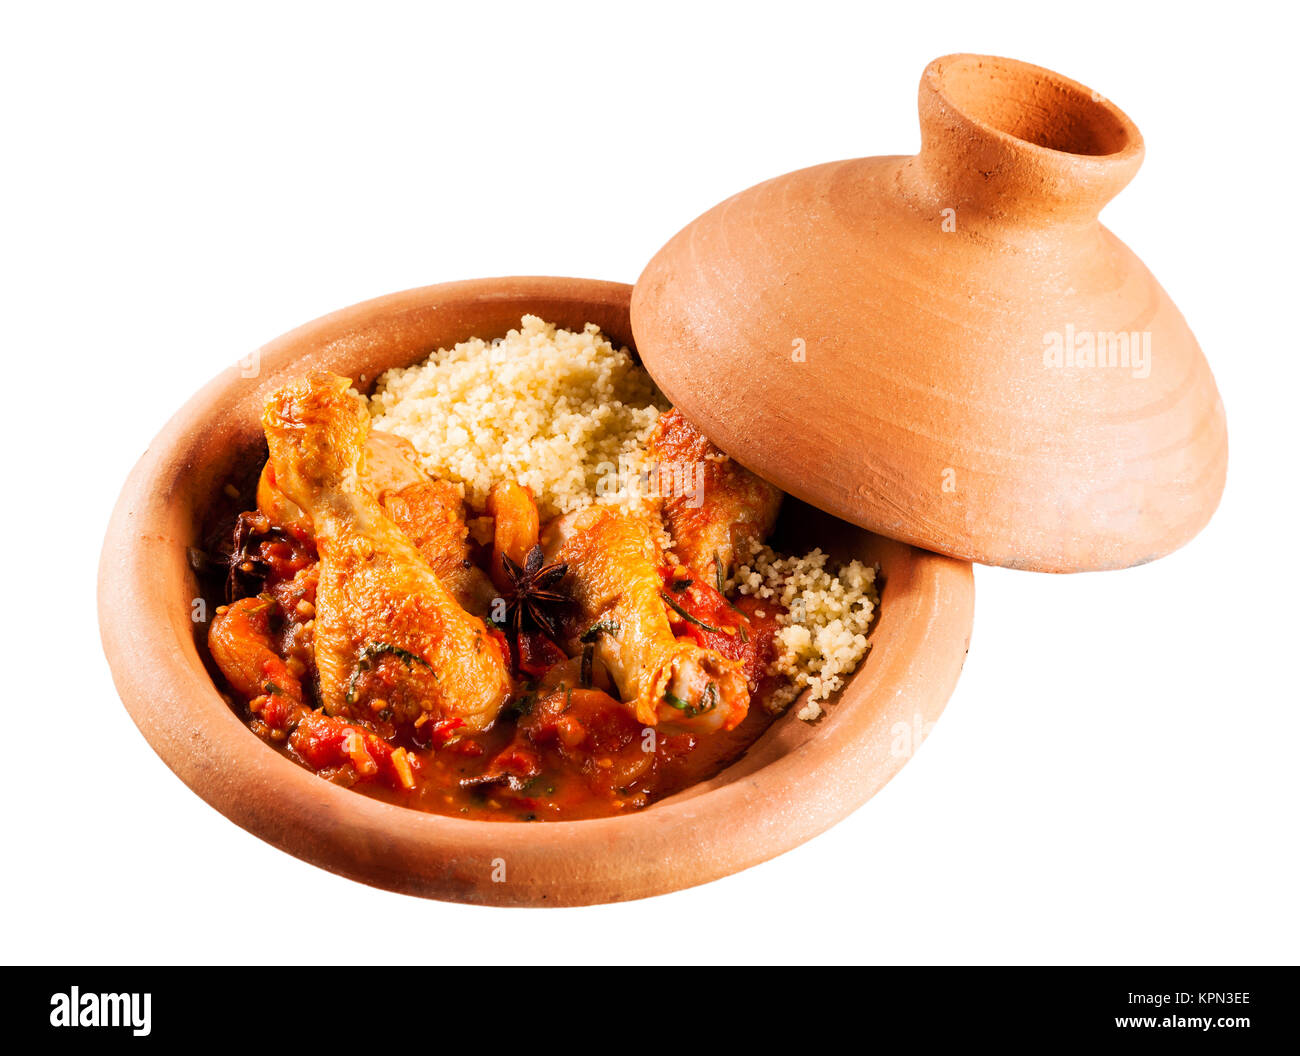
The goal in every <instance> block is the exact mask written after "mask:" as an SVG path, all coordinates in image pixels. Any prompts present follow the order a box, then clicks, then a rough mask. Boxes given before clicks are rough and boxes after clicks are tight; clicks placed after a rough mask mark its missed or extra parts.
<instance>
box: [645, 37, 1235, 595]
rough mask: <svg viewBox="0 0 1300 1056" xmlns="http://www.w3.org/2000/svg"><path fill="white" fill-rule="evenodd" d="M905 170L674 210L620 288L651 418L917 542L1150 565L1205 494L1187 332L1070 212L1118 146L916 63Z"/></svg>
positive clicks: (1101, 108)
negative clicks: (660, 400) (649, 395)
mask: <svg viewBox="0 0 1300 1056" xmlns="http://www.w3.org/2000/svg"><path fill="white" fill-rule="evenodd" d="M920 117H921V143H922V145H921V151H920V153H919V154H918V155H917V156H916V157H879V158H863V159H856V160H852V161H840V162H833V163H831V164H828V165H820V166H817V167H815V168H811V169H805V170H803V171H800V172H794V173H790V174H788V175H786V176H780V177H778V178H776V179H774V180H769V181H768V182H767V183H763V184H759V185H758V186H757V187H753V188H751V189H750V190H747V191H744V192H742V193H741V194H738V195H736V196H735V197H734V198H731V199H729V200H728V201H726V202H723V203H722V204H721V205H719V206H717V207H715V208H714V209H712V210H710V211H709V212H707V213H705V214H704V215H703V216H701V217H700V218H699V219H697V220H695V221H694V222H693V223H691V224H690V225H689V226H688V227H686V228H685V229H684V230H683V231H681V232H680V233H679V234H678V235H677V236H676V237H675V238H673V240H672V241H671V242H669V243H668V244H667V245H666V246H665V247H664V248H663V249H662V250H661V251H660V252H659V253H658V255H657V256H656V257H655V258H654V259H653V260H652V261H651V262H650V265H649V266H648V267H647V268H646V270H645V272H644V274H643V275H642V276H641V278H640V280H639V281H638V283H637V285H636V289H635V292H634V294H633V298H632V327H633V331H634V333H635V337H636V342H637V347H638V350H639V351H640V354H641V356H642V358H643V360H644V362H645V364H646V366H647V368H648V369H649V370H650V373H651V374H652V375H653V376H654V378H655V380H656V381H657V382H658V383H659V385H660V386H661V387H662V388H663V390H664V392H665V393H666V394H667V395H668V397H669V398H670V399H671V400H672V402H673V403H674V404H676V405H677V406H678V407H680V408H681V409H682V411H683V412H684V413H685V414H687V415H688V416H689V417H690V418H691V419H692V420H694V421H695V422H696V423H698V424H699V426H700V427H701V429H702V430H703V431H704V432H706V433H707V434H708V435H709V436H710V437H711V438H712V439H713V440H714V441H715V442H716V443H717V444H718V446H719V447H721V448H722V449H723V450H724V451H726V452H727V453H728V454H730V455H731V456H732V457H734V458H736V459H737V460H738V461H739V462H741V463H743V464H744V465H746V466H748V467H750V468H751V469H753V470H754V471H755V472H757V473H759V474H760V475H762V476H764V477H766V478H767V479H769V480H771V481H772V482H773V483H775V484H777V485H779V486H780V487H782V488H784V489H785V490H786V491H788V492H790V493H792V494H794V495H796V496H798V497H800V498H802V499H804V500H806V501H808V502H811V503H813V504H814V505H817V506H820V507H822V508H823V509H826V510H828V511H830V512H831V513H834V514H836V515H837V516H840V517H842V518H844V519H846V520H849V521H853V522H855V523H857V524H860V525H862V526H864V527H867V528H870V529H872V530H874V531H877V532H880V533H881V534H884V535H888V536H892V537H893V538H896V539H901V540H904V541H906V542H909V543H913V544H915V545H917V546H921V547H925V548H926V549H930V550H936V551H939V552H940V553H944V554H950V555H953V556H956V557H961V558H966V559H969V560H973V561H980V562H984V563H988V564H996V565H1006V566H1010V567H1015V568H1027V569H1037V570H1042V571H1052V572H1073V571H1083V570H1090V569H1106V568H1121V567H1124V566H1127V565H1133V564H1138V563H1140V562H1143V561H1149V560H1151V559H1153V558H1156V557H1160V556H1161V555H1163V554H1166V553H1168V552H1169V551H1171V550H1173V549H1175V548H1176V547H1178V546H1179V545H1181V544H1182V543H1184V542H1186V541H1187V540H1188V539H1190V538H1191V537H1192V536H1193V535H1194V534H1196V532H1197V531H1198V530H1199V529H1200V528H1201V527H1202V526H1203V525H1204V524H1205V522H1206V521H1207V520H1208V519H1209V517H1210V515H1211V513H1212V512H1213V511H1214V508H1215V506H1216V504H1217V503H1218V499H1219V494H1220V492H1221V491H1222V488H1223V480H1224V472H1225V468H1226V463H1227V434H1226V430H1225V425H1224V416H1223V407H1222V403H1221V401H1220V399H1219V394H1218V391H1217V389H1216V388H1215V384H1214V378H1213V377H1212V376H1211V374H1210V370H1209V367H1208V365H1207V364H1206V362H1205V359H1204V357H1203V355H1202V354H1201V351H1200V348H1199V347H1198V346H1197V343H1196V339H1195V338H1194V337H1193V336H1192V333H1191V331H1190V330H1189V329H1188V326H1187V324H1186V322H1185V321H1184V320H1183V317H1182V315H1181V314H1180V313H1179V311H1178V309H1177V308H1176V307H1175V306H1174V304H1173V302H1172V301H1171V300H1170V299H1169V297H1168V295H1167V294H1166V293H1165V291H1164V290H1163V289H1161V287H1160V286H1159V284H1158V283H1157V282H1156V280H1155V279H1154V278H1153V276H1152V275H1151V273H1150V272H1149V271H1147V269H1146V268H1145V267H1144V266H1143V264H1142V263H1141V261H1139V260H1138V259H1137V257H1136V256H1134V254H1133V253H1132V252H1131V251H1130V250H1129V249H1128V247H1127V246H1125V245H1124V244H1123V243H1122V242H1121V241H1120V240H1119V239H1118V238H1116V237H1115V236H1114V235H1113V234H1111V233H1110V232H1109V231H1108V230H1107V229H1106V228H1104V227H1102V226H1101V224H1100V223H1099V222H1098V220H1097V215H1098V213H1099V211H1100V210H1101V208H1102V206H1104V205H1105V204H1106V202H1107V201H1109V200H1110V199H1111V198H1112V197H1113V196H1114V195H1115V194H1117V193H1118V192H1119V191H1120V190H1121V189H1122V188H1123V187H1124V186H1125V184H1127V183H1128V182H1129V180H1130V179H1132V177H1133V175H1134V173H1135V172H1136V171H1137V169H1138V166H1139V165H1140V164H1141V161H1142V153H1143V147H1142V138H1141V135H1140V134H1139V132H1138V130H1137V128H1136V127H1135V126H1134V124H1133V123H1132V122H1131V121H1130V120H1129V119H1128V117H1126V116H1125V115H1124V114H1123V113H1122V112H1121V111H1120V110H1119V109H1118V108H1117V107H1115V106H1114V105H1112V104H1111V103H1110V102H1108V101H1107V100H1105V99H1103V98H1102V97H1100V96H1098V95H1097V94H1095V93H1093V92H1091V91H1089V90H1088V89H1087V88H1084V87H1083V86H1082V85H1079V84H1077V83H1076V82H1074V81H1071V80H1069V79H1067V78H1065V77H1061V76H1059V75H1058V74H1055V73H1052V72H1050V71H1048V70H1044V69H1041V68H1039V67H1037V66H1030V65H1028V64H1026V63H1022V62H1016V61H1013V60H1010V59H1000V58H991V57H987V56H976V55H954V56H949V57H947V58H943V59H938V60H936V61H935V62H933V63H931V64H930V66H929V67H928V68H927V69H926V70H925V73H924V75H923V77H922V79H921V90H920Z"/></svg>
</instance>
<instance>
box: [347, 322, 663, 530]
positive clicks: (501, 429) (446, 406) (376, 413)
mask: <svg viewBox="0 0 1300 1056" xmlns="http://www.w3.org/2000/svg"><path fill="white" fill-rule="evenodd" d="M667 407H668V404H667V403H666V402H665V400H664V398H663V395H662V394H661V393H660V392H659V390H658V389H657V388H656V387H655V384H654V382H653V381H651V380H650V375H649V374H647V373H646V371H645V369H644V368H643V367H641V365H640V364H639V363H637V361H636V359H635V357H634V356H633V355H632V353H631V352H629V351H628V350H627V349H619V348H615V347H614V345H613V344H611V343H610V341H609V340H608V339H607V338H606V337H605V336H604V335H603V334H601V332H600V329H599V327H597V326H596V325H595V324H592V323H588V324H587V326H586V327H585V328H584V329H583V330H581V331H571V330H562V329H557V328H556V327H555V326H554V325H552V324H550V323H546V322H543V321H542V320H541V319H539V318H537V317H536V316H533V315H526V316H524V318H523V321H522V324H521V325H520V328H519V329H518V330H511V331H510V332H509V333H508V334H507V335H506V336H505V337H503V338H499V339H498V340H495V341H482V340H479V339H477V338H475V339H473V340H470V341H465V342H463V343H461V344H459V345H456V346H455V347H454V348H450V349H439V350H438V351H436V352H434V353H433V354H432V355H431V356H429V358H428V359H427V360H426V361H425V362H423V363H420V364H418V365H416V366H414V367H407V368H404V369H396V370H390V371H388V372H387V373H385V374H384V375H382V376H381V377H380V378H379V381H378V384H377V386H376V389H375V393H374V395H373V396H371V398H370V412H371V415H372V417H373V424H374V427H375V428H376V429H382V430H385V431H387V432H390V433H396V434H397V435H399V436H403V437H405V438H406V439H407V440H409V441H410V442H411V443H412V445H414V447H415V449H416V451H417V452H419V454H420V458H421V461H422V463H423V465H424V468H425V469H426V470H427V471H428V472H429V473H430V474H431V475H433V476H436V477H441V478H443V479H446V480H451V481H454V482H456V483H459V484H461V485H463V487H464V489H465V499H466V501H467V502H468V504H469V506H470V507H471V509H472V510H474V511H475V512H480V513H481V512H482V510H483V506H484V503H485V502H486V501H487V494H488V490H489V489H490V488H491V487H492V484H493V483H494V482H496V481H498V480H515V481H518V482H519V483H520V484H523V485H525V486H526V487H528V488H531V489H532V492H533V495H534V497H535V498H536V499H537V503H538V507H539V509H540V511H541V514H542V517H543V518H548V517H554V516H557V515H559V514H561V513H568V512H569V511H571V510H576V509H581V508H582V507H584V506H587V505H590V504H591V503H593V502H622V503H624V504H626V505H629V506H632V507H636V506H638V505H640V490H639V488H638V483H637V482H638V481H639V480H641V479H644V478H642V476H641V474H644V473H648V470H649V468H650V461H649V459H648V457H647V455H646V450H645V445H646V441H647V440H648V439H649V437H650V434H651V432H652V431H653V430H654V427H655V423H656V422H657V421H658V420H659V414H660V412H661V411H662V410H666V409H667Z"/></svg>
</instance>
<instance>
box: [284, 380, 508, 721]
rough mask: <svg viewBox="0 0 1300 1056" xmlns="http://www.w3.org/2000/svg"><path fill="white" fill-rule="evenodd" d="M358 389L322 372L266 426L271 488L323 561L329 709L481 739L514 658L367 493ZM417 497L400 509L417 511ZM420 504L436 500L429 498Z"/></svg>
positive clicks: (321, 626) (298, 386)
mask: <svg viewBox="0 0 1300 1056" xmlns="http://www.w3.org/2000/svg"><path fill="white" fill-rule="evenodd" d="M349 387H350V382H349V381H348V379H347V378H343V377H339V376H338V375H335V374H329V373H324V372H317V373H314V374H312V375H310V376H309V377H308V378H306V379H304V380H302V381H298V382H295V383H293V384H291V385H288V386H286V387H285V388H283V389H281V390H280V391H279V392H277V393H275V394H274V395H273V396H272V398H271V399H270V400H269V401H268V403H267V405H266V410H265V412H264V414H263V419H262V421H263V425H264V427H265V430H266V437H267V443H268V445H269V446H270V452H271V464H272V470H273V473H274V484H275V486H276V487H277V488H278V489H279V490H280V491H282V492H283V494H284V495H285V496H286V497H287V498H288V499H289V500H290V501H291V502H292V503H294V504H295V505H296V506H297V507H299V508H300V510H301V511H302V512H303V514H305V515H306V517H307V518H309V519H310V522H311V526H312V532H313V534H314V536H315V539H316V546H317V549H318V551H319V553H320V582H319V586H318V588H317V595H316V621H315V650H316V666H317V670H318V672H319V676H320V693H321V702H322V704H323V705H324V707H325V709H326V711H328V712H329V713H330V714H332V715H344V716H351V717H358V718H360V717H364V718H370V717H374V716H376V715H378V716H380V717H382V718H385V719H388V718H391V719H392V720H393V721H395V722H415V721H416V720H417V719H419V718H420V717H421V716H422V715H427V716H428V717H429V718H431V719H435V720H458V721H459V722H461V723H463V724H464V726H465V727H467V728H468V729H470V730H481V729H484V728H486V727H487V726H489V725H491V723H492V721H493V720H494V719H495V718H496V715H497V712H498V711H499V709H500V707H501V705H502V704H503V703H504V701H505V700H506V698H507V696H508V695H509V693H510V690H511V682H510V678H509V673H508V671H507V669H506V662H505V658H504V656H503V655H502V652H501V649H500V647H499V646H498V644H497V642H496V641H495V640H494V639H493V638H492V637H490V636H489V635H488V633H487V628H486V627H485V625H484V623H483V621H482V620H481V619H479V618H478V617H477V616H474V615H471V614H470V613H468V612H466V611H465V610H464V609H463V608H462V607H461V605H460V604H459V603H458V602H457V600H456V598H455V597H454V596H453V595H452V593H451V591H450V590H449V589H448V587H447V586H446V585H444V583H443V582H442V581H441V580H440V578H439V577H438V575H437V574H435V572H434V570H433V569H432V568H431V567H430V563H429V561H428V560H426V558H425V556H424V555H423V554H422V552H421V549H420V548H419V547H418V546H417V544H416V543H414V542H412V541H411V539H409V538H408V537H407V535H406V534H405V533H404V532H403V531H402V529H401V528H400V527H399V526H398V524H397V523H395V521H394V519H393V517H392V516H390V515H389V513H388V511H387V510H386V509H385V508H384V506H383V505H381V503H380V501H379V500H378V499H377V498H376V497H375V496H374V495H373V494H371V492H370V491H369V490H368V489H367V488H366V487H365V486H363V484H362V482H361V479H360V468H361V464H362V459H363V454H364V451H365V447H366V441H367V434H368V432H369V418H368V416H367V414H366V411H365V408H364V406H363V405H362V403H361V401H360V400H358V399H357V397H356V396H355V395H353V394H351V393H350V392H349V391H348V390H349ZM405 495H406V489H403V490H402V492H399V497H402V496H405ZM411 497H415V496H410V497H407V498H403V500H402V501H404V502H408V507H409V499H410V498H411ZM417 501H418V503H422V504H423V503H436V502H437V501H438V497H437V495H436V494H430V493H424V492H422V493H420V495H419V496H418V498H417ZM435 534H436V533H435ZM462 543H463V537H462Z"/></svg>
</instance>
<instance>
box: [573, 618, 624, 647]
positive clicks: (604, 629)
mask: <svg viewBox="0 0 1300 1056" xmlns="http://www.w3.org/2000/svg"><path fill="white" fill-rule="evenodd" d="M620 630H622V628H621V627H620V626H619V622H618V620H598V621H597V622H595V623H593V624H592V625H591V626H590V627H588V628H587V629H586V630H585V631H583V632H582V637H581V638H579V639H578V641H580V642H582V643H583V644H586V643H588V642H594V641H595V640H596V639H597V638H599V637H600V636H601V635H602V634H607V635H609V636H610V637H611V638H617V637H618V632H619V631H620Z"/></svg>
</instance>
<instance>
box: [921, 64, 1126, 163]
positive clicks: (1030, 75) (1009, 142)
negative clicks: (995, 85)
mask: <svg viewBox="0 0 1300 1056" xmlns="http://www.w3.org/2000/svg"><path fill="white" fill-rule="evenodd" d="M981 64H988V65H991V66H993V67H995V68H996V69H998V70H999V71H1001V72H1003V73H1005V74H1008V75H1010V76H1012V77H1014V78H1017V79H1023V80H1028V81H1035V82H1045V83H1047V84H1050V85H1052V86H1053V87H1054V88H1057V89H1058V90H1060V91H1063V92H1066V93H1068V94H1069V95H1071V96H1072V97H1073V98H1074V100H1075V102H1076V104H1077V105H1078V106H1079V107H1080V116H1083V111H1084V110H1088V111H1092V112H1093V114H1094V115H1104V116H1105V117H1106V118H1107V119H1109V120H1110V121H1111V122H1113V123H1114V125H1115V131H1116V132H1117V133H1118V134H1119V135H1121V136H1122V137H1123V140H1124V142H1123V145H1122V146H1121V147H1119V148H1118V149H1115V150H1110V151H1106V152H1105V153H1080V152H1078V151H1073V150H1064V149H1059V148H1057V147H1051V146H1047V145H1044V144H1042V143H1036V142H1034V140H1032V139H1027V138H1024V137H1023V136H1018V135H1016V134H1015V133H1013V132H1008V131H1006V130H1005V129H1002V128H1000V127H998V126H997V125H996V124H993V123H991V122H989V121H988V120H986V119H985V118H983V117H981V116H979V115H978V114H977V113H974V112H972V109H971V108H970V107H969V105H968V104H967V103H966V102H964V101H963V100H962V99H961V98H960V95H961V93H960V92H959V91H957V90H955V86H954V84H953V79H954V78H956V77H960V76H962V75H972V74H973V73H974V71H975V70H978V68H979V67H980V65H981ZM922 86H923V88H928V89H929V90H930V91H932V92H934V93H935V95H937V96H938V97H939V98H940V99H942V100H943V102H944V103H946V104H947V106H948V107H949V108H951V110H952V111H953V112H954V113H957V114H960V115H961V117H962V118H963V119H964V120H966V121H967V122H969V123H970V124H971V125H973V126H975V127H977V128H979V129H980V130H981V131H982V132H983V133H984V134H985V135H987V136H990V137H992V138H994V139H997V140H999V141H1001V142H1002V143H1004V144H1005V145H1006V146H1008V147H1009V148H1013V149H1020V150H1025V151H1028V152H1029V153H1031V154H1038V155H1041V156H1043V157H1049V158H1050V157H1057V158H1069V159H1072V160H1073V161H1074V163H1076V164H1077V163H1084V164H1092V165H1098V166H1103V165H1114V164H1115V163H1117V162H1126V161H1129V160H1131V159H1133V158H1135V157H1137V158H1140V157H1141V156H1142V155H1143V153H1144V152H1145V149H1146V148H1145V144H1144V141H1143V138H1142V133H1141V132H1140V131H1139V130H1138V127H1137V124H1136V123H1135V122H1134V121H1133V119H1132V118H1130V117H1129V116H1128V114H1126V113H1125V112H1124V111H1123V110H1121V109H1120V108H1119V107H1118V106H1116V105H1115V104H1114V103H1113V102H1111V101H1110V100H1109V99H1107V98H1106V97H1105V96H1103V95H1101V94H1100V93H1098V92H1096V91H1094V90H1093V89H1091V88H1089V87H1088V86H1087V85H1085V84H1082V83H1080V82H1079V81H1076V80H1074V79H1073V78H1071V77H1066V76H1065V75H1064V74H1061V73H1057V72H1056V71H1055V70H1050V69H1048V68H1047V67H1045V66H1037V65H1035V64H1033V63H1031V62H1025V61H1023V60H1021V59H1012V58H1007V57H1005V56H1001V55H976V54H971V53H967V52H956V53H953V54H951V55H944V56H941V57H940V58H937V59H934V60H933V61H932V62H930V63H929V64H928V65H927V66H926V68H925V70H924V72H923V74H922Z"/></svg>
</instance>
